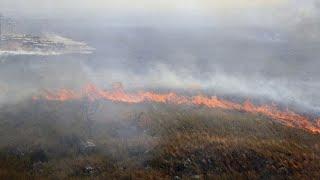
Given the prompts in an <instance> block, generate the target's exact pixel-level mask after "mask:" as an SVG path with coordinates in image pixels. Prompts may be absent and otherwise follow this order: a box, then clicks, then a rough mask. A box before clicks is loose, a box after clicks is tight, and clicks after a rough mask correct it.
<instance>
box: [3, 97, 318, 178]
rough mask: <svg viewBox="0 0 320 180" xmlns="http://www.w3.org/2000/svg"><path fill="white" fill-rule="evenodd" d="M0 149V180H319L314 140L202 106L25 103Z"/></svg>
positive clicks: (259, 119)
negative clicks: (206, 179) (36, 179)
mask: <svg viewBox="0 0 320 180" xmlns="http://www.w3.org/2000/svg"><path fill="white" fill-rule="evenodd" d="M0 149H1V154H0V178H1V179H33V178H39V179H79V178H83V179H92V178H96V179H106V178H108V179H172V178H173V179H189V178H193V179H205V178H209V179H215V178H221V179H246V178H250V179H270V178H277V179H279V178H280V179H284V178H293V179H318V178H320V171H319V169H320V163H319V162H320V135H318V134H311V133H309V132H307V131H305V130H301V129H296V128H291V127H287V126H284V125H281V124H279V123H277V122H275V121H273V120H272V119H269V118H267V117H265V116H262V115H257V114H250V113H246V112H240V111H230V110H222V109H209V108H206V107H203V106H191V105H185V106H176V105H170V104H157V103H142V104H124V103H114V102H110V101H97V102H94V103H89V102H86V101H85V100H72V101H66V102H55V101H45V100H37V101H32V100H30V101H26V102H24V103H21V104H19V105H8V106H6V107H2V108H1V109H0Z"/></svg>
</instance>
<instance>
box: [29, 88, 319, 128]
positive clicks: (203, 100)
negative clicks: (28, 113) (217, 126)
mask: <svg viewBox="0 0 320 180" xmlns="http://www.w3.org/2000/svg"><path fill="white" fill-rule="evenodd" d="M83 97H88V99H89V100H92V101H94V100H96V99H105V100H110V101H114V102H124V103H143V102H157V103H170V104H177V105H180V104H186V105H203V106H206V107H209V108H221V109H228V110H238V111H245V112H249V113H259V114H262V115H265V116H267V117H270V118H272V119H275V120H277V121H279V122H281V123H282V124H285V125H287V126H290V127H297V128H301V129H304V130H308V131H310V132H313V133H320V119H319V120H318V121H315V123H312V122H311V121H310V119H308V118H307V117H304V116H302V115H299V114H297V113H295V112H292V111H289V110H286V111H281V110H279V109H278V108H277V107H276V106H275V105H271V106H270V105H263V106H256V105H254V104H253V103H251V102H250V101H245V102H244V103H242V104H241V103H234V102H230V101H226V100H222V99H219V98H217V97H215V96H214V97H206V96H202V95H198V96H192V97H187V96H183V95H177V94H176V93H166V94H158V93H153V92H139V93H126V92H125V91H124V90H123V89H122V85H121V84H115V85H114V89H113V90H111V91H107V90H101V89H99V88H98V87H96V86H94V85H93V84H89V85H87V86H86V87H85V88H84V90H83V92H80V93H79V92H75V91H72V90H67V89H62V90H59V91H57V92H52V91H45V93H44V95H43V96H42V98H45V99H47V100H52V101H67V100H74V99H80V98H83ZM33 99H35V100H36V99H38V98H36V97H34V98H33Z"/></svg>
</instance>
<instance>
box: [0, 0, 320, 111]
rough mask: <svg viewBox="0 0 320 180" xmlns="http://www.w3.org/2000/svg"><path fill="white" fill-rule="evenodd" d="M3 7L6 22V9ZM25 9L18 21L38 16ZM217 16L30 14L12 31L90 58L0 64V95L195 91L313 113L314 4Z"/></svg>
mask: <svg viewBox="0 0 320 180" xmlns="http://www.w3.org/2000/svg"><path fill="white" fill-rule="evenodd" d="M246 2H247V1H246ZM6 4H7V6H6V7H7V9H6V10H7V12H9V14H10V12H12V11H11V10H12V8H13V6H11V5H10V3H8V2H6ZM258 4H259V3H258ZM29 6H30V7H29V8H28V9H26V12H27V11H28V10H30V9H32V10H35V11H36V10H37V9H38V8H37V6H36V5H32V4H29ZM61 6H62V7H63V6H64V5H61ZM69 6H70V4H69V5H68V7H69ZM246 6H247V5H246ZM9 7H11V8H9ZM46 7H47V8H49V9H50V4H47V5H46ZM221 7H222V5H221ZM126 8H127V9H128V7H126ZM126 8H124V9H126ZM150 8H151V7H150ZM153 8H154V7H153ZM153 8H151V9H153ZM9 9H11V10H9ZM82 9H83V8H82ZM93 9H94V8H93V7H91V9H90V11H91V12H92V11H93ZM129 9H130V8H129ZM191 9H192V8H191ZM196 9H197V8H196ZM200 9H201V8H200ZM225 9H226V12H223V11H219V10H218V9H214V10H215V11H216V12H215V13H208V11H205V10H204V9H202V10H203V11H201V12H198V13H196V12H194V11H192V10H191V11H192V12H193V13H190V9H189V10H188V11H187V10H186V11H184V10H181V11H174V13H173V10H172V9H171V10H170V13H169V15H168V14H162V13H163V12H165V11H164V10H161V11H160V12H158V13H156V14H153V15H154V16H150V15H151V14H150V13H149V12H148V11H145V10H144V11H143V13H140V14H139V13H136V12H134V13H133V12H130V11H126V12H125V13H124V12H123V11H121V13H118V14H117V13H106V14H103V13H101V12H102V10H103V9H99V10H96V11H95V13H94V14H93V13H88V14H85V15H84V14H82V12H83V11H77V10H75V9H73V11H71V12H70V13H72V14H73V16H72V17H63V18H62V17H61V14H60V15H56V14H54V13H52V14H50V13H47V15H50V16H49V17H50V18H48V19H45V20H43V19H41V18H39V17H37V15H36V14H37V13H33V14H32V16H31V15H30V18H29V19H28V18H26V19H27V20H26V21H25V24H24V25H21V29H23V30H24V31H27V32H29V33H34V32H35V31H36V32H37V33H44V32H54V33H57V34H59V35H60V34H61V36H64V37H70V38H71V39H75V40H79V41H83V42H86V43H87V44H88V45H89V46H92V47H93V48H95V51H94V53H93V54H91V55H83V56H82V55H63V56H62V55H61V56H56V57H50V56H48V57H39V56H6V57H4V56H2V57H1V58H2V65H1V66H2V67H1V77H0V88H1V89H3V90H2V91H6V92H7V91H8V89H14V90H15V91H14V92H15V96H17V95H18V94H23V95H21V97H25V98H26V97H28V95H30V94H34V93H36V92H38V91H41V90H42V89H46V88H48V89H49V88H57V87H71V88H80V87H81V85H83V84H85V83H86V82H89V81H94V82H96V83H97V84H99V85H100V86H102V87H108V86H109V85H110V84H111V83H112V82H119V81H120V82H122V83H123V84H124V85H125V87H126V88H128V89H130V88H133V89H146V88H152V89H157V88H167V89H189V88H194V87H197V88H198V89H201V90H209V91H210V92H212V94H215V93H217V94H227V95H233V96H237V95H238V96H243V97H247V98H267V99H270V100H272V101H276V102H282V103H285V104H288V105H294V106H299V107H303V108H306V109H309V110H315V111H317V112H320V94H319V93H318V91H317V89H318V88H319V87H320V79H319V77H320V72H319V70H318V67H319V66H320V61H319V57H320V51H319V50H320V45H319V44H320V43H319V41H320V16H319V15H320V14H319V12H320V11H319V10H320V7H319V3H318V1H304V2H296V1H291V2H290V3H285V4H283V3H282V4H281V5H278V4H276V5H270V6H266V5H265V6H262V5H261V6H260V5H259V6H256V5H255V6H253V7H251V6H250V7H246V8H244V7H242V9H241V8H240V9H234V8H230V7H229V8H225ZM84 10H86V9H84ZM193 10H194V9H193ZM60 11H61V12H67V11H65V10H64V9H63V8H62V9H60ZM85 12H89V11H88V10H86V11H85ZM12 14H14V13H12ZM27 14H28V13H27ZM38 14H43V12H42V10H39V13H38ZM35 17H37V18H35ZM46 17H47V16H46ZM17 19H19V18H17ZM43 22H45V23H46V26H45V27H44V26H42V25H41V24H43ZM21 68H22V69H23V70H22V71H21ZM20 77H23V78H20ZM22 89H23V91H22ZM7 94H8V93H6V95H5V97H7V96H8V95H7ZM6 99H8V98H6ZM9 99H10V98H9Z"/></svg>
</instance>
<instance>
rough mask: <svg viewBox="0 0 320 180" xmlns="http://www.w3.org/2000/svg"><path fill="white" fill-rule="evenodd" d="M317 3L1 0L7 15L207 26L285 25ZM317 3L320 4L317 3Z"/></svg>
mask: <svg viewBox="0 0 320 180" xmlns="http://www.w3.org/2000/svg"><path fill="white" fill-rule="evenodd" d="M317 3H318V0H303V1H301V0H300V1H298V0H0V11H2V12H3V13H5V14H9V15H17V14H19V15H24V16H32V15H33V16H41V17H63V18H72V17H93V16H94V17H100V18H104V17H110V16H111V15H112V16H121V17H128V16H129V17H130V16H133V15H140V16H142V17H143V18H145V19H149V20H150V21H152V20H155V19H159V18H169V19H175V18H180V19H185V21H187V20H188V21H190V22H191V23H192V21H199V19H200V20H202V21H203V22H204V23H208V24H223V25H247V24H249V25H257V24H258V25H263V26H271V27H272V26H285V25H290V24H294V23H296V22H297V21H299V20H300V19H301V18H305V17H307V18H310V17H311V18H315V17H317V16H318V15H319V14H318V13H317V6H319V5H317ZM318 4H319V3H318Z"/></svg>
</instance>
